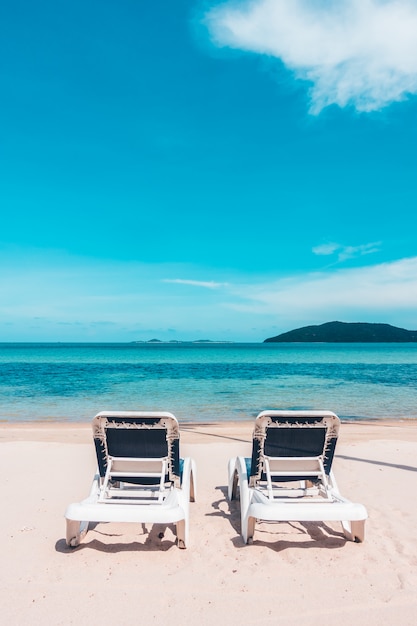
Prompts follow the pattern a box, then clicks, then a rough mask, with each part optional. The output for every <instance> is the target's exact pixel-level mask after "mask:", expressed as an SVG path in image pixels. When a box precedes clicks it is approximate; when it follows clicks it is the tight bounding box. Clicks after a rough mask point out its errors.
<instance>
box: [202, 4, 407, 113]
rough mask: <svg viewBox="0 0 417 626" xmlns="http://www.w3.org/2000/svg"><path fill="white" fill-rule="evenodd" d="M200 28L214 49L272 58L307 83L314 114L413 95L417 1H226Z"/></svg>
mask: <svg viewBox="0 0 417 626" xmlns="http://www.w3.org/2000/svg"><path fill="white" fill-rule="evenodd" d="M205 22H206V24H207V26H208V29H209V31H210V34H211V37H212V40H213V42H214V43H215V44H216V45H218V46H229V47H231V48H238V49H242V50H247V51H251V52H255V53H259V54H263V55H268V56H270V57H275V58H277V59H280V60H282V62H283V63H284V64H285V65H286V66H287V67H288V68H289V69H290V70H292V71H293V72H294V74H295V76H296V77H297V78H299V79H302V80H305V81H308V82H309V83H310V84H311V85H312V87H311V90H310V96H311V109H310V110H311V112H312V113H314V114H317V113H319V112H320V111H321V110H322V109H323V108H324V107H326V106H328V105H331V104H337V105H339V106H340V107H345V106H348V105H353V106H354V107H355V108H356V109H357V110H358V111H365V112H369V111H375V110H380V109H381V108H383V107H385V106H387V105H389V104H391V103H392V102H395V101H400V100H403V99H404V98H406V97H407V95H408V94H416V93H417V36H416V33H417V0H328V1H326V2H323V1H317V2H312V1H311V0H291V2H289V1H288V0H250V1H249V0H248V1H246V2H239V3H237V2H234V1H229V2H225V3H223V4H221V5H220V6H217V7H215V8H213V9H211V10H210V11H209V12H208V13H207V14H206V17H205Z"/></svg>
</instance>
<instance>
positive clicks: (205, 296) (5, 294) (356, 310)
mask: <svg viewBox="0 0 417 626" xmlns="http://www.w3.org/2000/svg"><path fill="white" fill-rule="evenodd" d="M329 245H330V244H329ZM369 245H371V244H369ZM333 246H336V248H333V249H334V252H333V253H334V254H338V252H339V248H341V249H342V250H344V248H343V247H340V246H338V244H333ZM322 253H323V249H322ZM327 253H328V254H330V253H331V250H330V248H329V249H328V250H327ZM345 253H347V252H345ZM28 260H29V259H26V261H27V262H26V263H24V264H23V263H22V264H21V265H20V266H18V265H17V264H8V265H6V264H5V265H4V267H3V268H2V272H1V273H0V293H1V294H2V298H1V301H0V339H1V340H2V341H86V340H87V341H88V340H90V339H91V340H96V341H125V340H128V341H130V340H131V339H150V338H153V337H158V338H165V339H174V338H177V339H198V338H204V339H206V338H210V339H229V340H230V339H232V340H237V341H239V340H241V341H245V340H246V341H261V340H263V339H265V338H266V337H268V336H271V335H272V334H278V332H283V331H284V330H289V329H291V328H294V327H296V326H305V325H307V324H314V323H321V322H325V321H330V320H332V319H339V320H342V321H380V322H388V323H393V324H395V325H398V326H403V327H405V328H417V316H416V310H417V257H413V258H409V259H402V260H397V261H395V262H390V263H383V264H375V265H367V266H366V267H355V268H345V267H342V266H337V265H333V266H331V267H328V268H327V269H326V270H325V271H321V272H314V273H313V272H310V273H305V274H296V273H287V275H284V276H282V277H281V278H279V279H275V280H271V279H266V278H265V277H264V276H263V277H262V276H256V275H254V274H253V273H248V274H243V273H236V274H235V275H234V276H231V275H230V273H228V274H227V279H228V282H223V281H221V280H217V281H216V280H211V281H205V280H191V279H182V278H174V279H167V278H166V276H169V275H171V276H175V275H177V276H181V275H183V276H187V275H188V276H190V275H192V276H199V275H200V276H207V275H209V276H213V277H218V278H219V279H220V278H223V277H225V275H224V274H223V275H222V274H220V273H218V272H219V271H217V273H214V272H216V270H214V269H212V268H211V269H210V268H198V267H195V266H192V267H191V266H189V267H187V266H183V267H181V268H178V267H177V266H172V267H169V266H167V265H166V264H162V265H145V264H136V263H122V262H118V263H109V262H98V261H95V262H94V263H92V262H91V261H86V260H83V259H70V260H68V259H61V260H60V259H56V258H55V257H54V261H55V262H54V263H52V257H51V258H50V257H46V258H45V259H44V262H43V263H42V264H40V263H39V264H38V265H36V266H35V265H34V264H33V263H32V264H31V263H28ZM170 283H171V284H170ZM181 285H183V286H184V288H181ZM11 324H13V326H12V325H11ZM151 329H152V330H151ZM173 329H175V330H173ZM272 329H274V330H273V331H272ZM275 331H276V332H275Z"/></svg>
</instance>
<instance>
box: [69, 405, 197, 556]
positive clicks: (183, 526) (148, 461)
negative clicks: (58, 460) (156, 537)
mask: <svg viewBox="0 0 417 626" xmlns="http://www.w3.org/2000/svg"><path fill="white" fill-rule="evenodd" d="M92 427H93V438H94V445H95V450H96V456H97V465H98V469H97V473H96V475H95V476H94V479H93V482H92V486H91V490H90V494H89V496H88V497H87V498H86V499H85V500H83V501H82V502H78V503H73V504H70V505H69V506H68V508H67V510H66V513H65V517H66V520H67V532H66V542H67V545H68V546H71V547H76V546H77V545H79V543H80V541H81V540H82V539H83V537H84V536H85V534H86V532H87V530H88V525H89V523H90V522H138V523H151V524H176V533H177V544H178V546H179V547H180V548H185V547H186V546H187V545H188V537H189V502H190V501H194V500H195V496H196V485H195V478H196V468H195V463H194V461H193V460H192V459H190V458H185V459H181V458H180V454H179V426H178V422H177V420H176V418H175V417H174V415H172V413H166V412H156V413H150V412H143V411H118V412H114V411H110V412H108V411H107V412H106V411H103V412H101V413H98V414H97V415H96V416H95V417H94V419H93V422H92Z"/></svg>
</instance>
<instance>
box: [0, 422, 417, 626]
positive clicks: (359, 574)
mask: <svg viewBox="0 0 417 626" xmlns="http://www.w3.org/2000/svg"><path fill="white" fill-rule="evenodd" d="M251 432H252V424H251V423H250V422H246V423H243V424H234V423H233V424H231V423H228V424H222V425H220V424H207V425H192V426H190V425H184V426H183V427H182V429H181V444H182V446H181V454H182V455H183V456H192V457H194V459H195V461H196V463H197V469H198V479H197V480H198V483H197V484H198V500H197V502H196V503H194V504H192V505H191V537H190V546H189V548H188V549H187V550H179V549H178V548H177V547H176V545H175V543H174V540H175V536H174V534H173V529H172V528H171V527H168V528H162V527H161V526H154V527H152V526H148V527H146V528H143V527H142V526H141V525H140V526H137V525H132V524H120V525H118V524H101V525H97V526H96V527H95V528H94V529H93V530H91V531H90V532H89V533H88V535H87V536H86V538H85V539H84V541H83V543H82V545H81V546H80V547H79V548H77V549H75V550H70V549H68V548H67V547H66V545H65V540H64V536H65V520H64V511H65V508H66V506H67V505H68V504H69V503H70V502H72V501H78V500H80V499H82V498H84V497H85V496H86V495H87V493H88V490H89V486H90V481H91V478H92V475H93V472H94V470H95V455H94V449H93V445H92V441H91V431H90V426H89V425H88V424H86V425H76V424H61V423H59V424H46V423H39V424H38V423H37V424H33V423H32V424H29V423H28V424H17V425H16V424H11V423H10V424H7V423H5V424H2V425H1V426H0V470H1V475H2V478H3V491H2V502H3V505H2V508H3V511H2V515H1V532H2V538H3V550H2V564H3V566H2V568H1V574H0V577H1V578H0V602H1V613H2V620H3V623H5V624H6V623H7V624H8V625H10V626H12V625H16V626H23V625H26V624H27V625H29V624H51V625H54V626H55V625H59V624H64V625H66V624H81V625H82V624H99V623H117V624H121V625H123V624H126V625H130V624H132V625H133V624H164V623H171V624H181V625H185V624H190V625H194V624H199V625H205V624H229V625H230V626H234V625H237V624H290V625H291V624H297V625H298V624H300V625H309V624H312V625H315V624H322V623H329V622H330V623H335V622H337V623H338V625H339V626H343V625H348V624H349V625H350V624H353V623H354V624H357V625H361V624H378V625H380V626H381V625H384V624H386V625H388V624H389V625H391V624H394V623H402V624H403V625H410V626H411V625H412V624H413V625H414V624H415V623H416V620H417V596H416V589H417V541H416V537H415V528H416V519H417V499H416V497H415V493H416V473H417V423H416V422H414V421H403V422H396V423H394V422H375V423H353V424H342V427H341V435H340V439H339V444H338V448H337V451H336V458H335V462H334V469H335V474H336V478H337V479H338V482H339V487H340V489H341V492H342V494H343V495H345V496H347V497H349V498H350V499H352V500H355V501H358V502H361V503H363V504H365V505H366V507H367V509H368V513H369V516H370V519H369V520H368V522H367V526H366V539H365V543H363V544H354V543H351V542H346V541H345V539H344V537H343V534H342V532H341V527H340V526H339V525H338V524H332V525H327V524H323V523H320V524H313V523H309V524H294V523H293V524H280V525H278V524H274V525H271V524H269V525H266V524H263V525H259V526H257V532H256V533H255V540H254V543H253V545H250V546H245V545H243V542H242V540H241V538H240V534H239V513H238V505H237V504H236V503H232V505H229V503H228V501H227V499H226V483H227V461H228V459H229V457H231V456H235V455H236V454H248V453H249V450H250V440H251ZM161 532H164V536H163V538H162V539H161V538H160V537H159V535H160V533H161Z"/></svg>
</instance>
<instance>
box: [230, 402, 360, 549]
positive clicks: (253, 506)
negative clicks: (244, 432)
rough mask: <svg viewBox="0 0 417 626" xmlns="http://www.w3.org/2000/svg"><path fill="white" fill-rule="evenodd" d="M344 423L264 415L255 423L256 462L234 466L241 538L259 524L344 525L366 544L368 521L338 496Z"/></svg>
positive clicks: (326, 414) (328, 417)
mask: <svg viewBox="0 0 417 626" xmlns="http://www.w3.org/2000/svg"><path fill="white" fill-rule="evenodd" d="M339 426H340V420H339V418H338V417H337V415H335V414H334V413H331V412H330V411H263V412H262V413H260V414H259V415H258V417H257V418H256V420H255V430H254V433H253V443H252V458H251V459H245V458H243V457H237V458H234V459H230V461H229V468H228V470H229V499H231V500H233V499H235V498H236V496H237V489H238V487H239V491H240V510H241V532H242V536H243V540H244V542H245V543H250V542H252V540H253V536H254V532H255V523H256V520H262V521H276V522H289V521H298V522H317V521H328V522H330V521H340V522H341V523H342V527H343V531H344V533H345V537H346V538H347V539H349V540H351V541H357V542H361V541H363V540H364V534H365V520H366V519H367V517H368V515H367V512H366V509H365V507H364V506H363V505H362V504H355V503H353V502H350V501H349V500H347V499H346V498H343V497H342V496H341V494H340V493H339V490H338V488H337V484H336V481H335V478H334V475H333V472H332V469H331V468H332V461H333V456H334V452H335V447H336V441H337V437H338V431H339Z"/></svg>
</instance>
